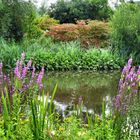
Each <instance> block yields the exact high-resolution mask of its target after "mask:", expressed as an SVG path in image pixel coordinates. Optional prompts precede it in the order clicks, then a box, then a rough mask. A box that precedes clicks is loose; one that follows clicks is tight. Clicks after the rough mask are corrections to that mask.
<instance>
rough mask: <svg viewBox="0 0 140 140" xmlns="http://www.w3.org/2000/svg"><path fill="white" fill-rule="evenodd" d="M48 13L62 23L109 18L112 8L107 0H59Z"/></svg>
mask: <svg viewBox="0 0 140 140" xmlns="http://www.w3.org/2000/svg"><path fill="white" fill-rule="evenodd" d="M91 11H93V12H91ZM48 13H49V15H50V16H51V17H53V18H55V19H57V20H60V23H76V21H77V20H84V19H97V20H107V19H108V18H109V17H110V14H111V13H112V10H111V8H110V7H109V6H108V1H107V0H70V1H66V0H58V1H57V2H56V4H53V5H51V7H50V8H49V10H48Z"/></svg>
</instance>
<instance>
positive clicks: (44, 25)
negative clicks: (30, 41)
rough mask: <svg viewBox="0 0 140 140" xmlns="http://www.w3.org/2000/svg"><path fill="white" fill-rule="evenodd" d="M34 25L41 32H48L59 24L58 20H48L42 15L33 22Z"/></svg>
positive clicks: (47, 17) (48, 18) (46, 16)
mask: <svg viewBox="0 0 140 140" xmlns="http://www.w3.org/2000/svg"><path fill="white" fill-rule="evenodd" d="M34 24H35V25H37V26H38V27H39V28H40V29H42V30H44V31H45V30H49V29H50V27H51V26H55V25H58V24H59V21H58V20H55V19H53V18H50V17H49V16H48V15H43V16H40V17H37V18H36V19H35V20H34Z"/></svg>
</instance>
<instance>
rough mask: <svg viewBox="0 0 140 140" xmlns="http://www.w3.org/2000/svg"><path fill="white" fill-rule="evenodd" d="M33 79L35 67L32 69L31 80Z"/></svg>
mask: <svg viewBox="0 0 140 140" xmlns="http://www.w3.org/2000/svg"><path fill="white" fill-rule="evenodd" d="M34 77H35V67H33V71H32V79H34Z"/></svg>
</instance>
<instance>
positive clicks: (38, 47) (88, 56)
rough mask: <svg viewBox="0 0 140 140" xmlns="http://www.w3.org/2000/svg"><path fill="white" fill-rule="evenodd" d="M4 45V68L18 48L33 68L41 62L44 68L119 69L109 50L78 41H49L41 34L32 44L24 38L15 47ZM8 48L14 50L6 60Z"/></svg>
mask: <svg viewBox="0 0 140 140" xmlns="http://www.w3.org/2000/svg"><path fill="white" fill-rule="evenodd" d="M8 45H9V46H8ZM8 45H4V44H3V47H2V49H1V50H0V57H1V61H2V62H3V65H4V67H6V68H7V67H8V68H12V67H13V66H14V65H15V64H14V63H15V60H16V59H17V58H19V57H20V56H19V53H20V52H25V53H26V58H25V62H26V63H27V62H28V61H29V60H30V59H32V62H33V65H34V66H35V67H36V68H37V69H41V68H42V66H44V68H45V69H47V70H80V69H82V70H94V71H96V70H115V69H120V67H121V66H122V64H123V61H122V60H121V59H120V58H119V57H117V56H115V55H112V54H111V53H110V52H109V50H102V49H89V50H85V49H82V48H81V46H80V43H78V42H69V43H62V42H59V43H53V42H52V41H51V40H47V39H46V38H44V39H42V40H40V42H36V41H35V43H33V44H32V43H31V44H30V43H29V44H28V42H27V43H26V44H25V45H24V44H23V46H20V47H16V46H17V45H16V44H12V45H10V44H8ZM5 49H6V50H7V51H5ZM10 50H11V52H12V51H14V54H15V55H11V56H10V57H11V59H10V60H9V59H8V58H9V52H10ZM11 52H10V53H11ZM18 52H19V53H18ZM15 56H16V57H15Z"/></svg>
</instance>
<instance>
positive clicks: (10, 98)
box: [0, 54, 140, 140]
mask: <svg viewBox="0 0 140 140" xmlns="http://www.w3.org/2000/svg"><path fill="white" fill-rule="evenodd" d="M24 58H25V54H22V58H21V59H20V60H18V61H17V63H16V67H15V69H14V75H13V78H12V79H9V76H6V75H5V76H4V75H3V73H2V64H1V65H0V72H1V73H0V74H1V79H0V80H1V83H2V84H1V85H4V88H2V89H1V93H2V94H1V101H0V102H1V105H2V106H1V117H0V119H1V121H0V125H1V127H0V138H1V139H11V140H12V139H13V140H15V139H21V140H22V139H25V138H26V139H29V140H31V139H37V140H43V139H74V140H78V139H79V138H80V139H96V140H102V139H106V140H115V139H122V140H126V139H139V121H140V116H139V113H140V112H139V105H138V104H137V103H138V101H139V71H140V68H139V69H138V70H136V69H135V67H132V66H131V64H132V59H130V60H129V61H128V64H127V65H126V66H125V67H124V69H123V72H122V78H121V79H120V83H119V91H118V95H117V96H116V98H115V99H114V111H113V112H114V113H113V114H114V115H113V114H112V115H106V114H105V105H104V103H103V105H102V116H101V117H100V116H98V115H96V114H88V112H87V114H86V116H85V117H86V118H87V123H86V122H85V121H84V120H83V114H82V101H79V104H78V106H77V107H75V111H74V112H73V114H72V115H71V116H69V117H66V118H61V117H60V115H59V114H58V113H57V111H56V110H55V107H54V105H53V100H54V96H55V93H56V90H57V86H56V87H55V88H54V92H53V94H52V96H51V99H49V95H48V94H47V95H46V94H45V92H44V91H43V83H42V78H43V75H44V68H42V70H41V72H40V73H39V74H36V73H35V69H34V68H33V70H32V72H31V77H30V78H29V75H30V74H29V73H28V69H29V68H31V65H32V62H31V61H29V62H28V64H27V65H23V64H24V63H23V62H24ZM28 74H29V75H28ZM3 77H4V79H3ZM27 77H28V78H27ZM131 79H133V80H131ZM11 80H12V82H11ZM6 81H7V82H6ZM9 87H12V88H9ZM128 97H129V98H128ZM132 111H134V112H133V114H132ZM129 116H130V117H129ZM61 119H63V120H61ZM133 122H134V123H133ZM131 126H132V127H131ZM126 131H127V133H126Z"/></svg>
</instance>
